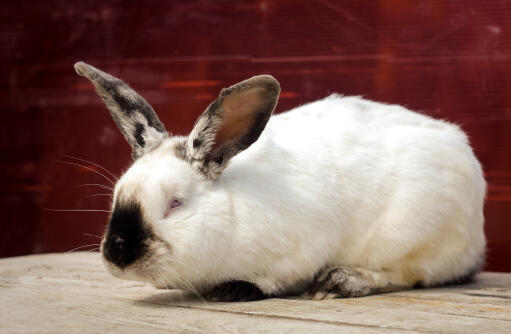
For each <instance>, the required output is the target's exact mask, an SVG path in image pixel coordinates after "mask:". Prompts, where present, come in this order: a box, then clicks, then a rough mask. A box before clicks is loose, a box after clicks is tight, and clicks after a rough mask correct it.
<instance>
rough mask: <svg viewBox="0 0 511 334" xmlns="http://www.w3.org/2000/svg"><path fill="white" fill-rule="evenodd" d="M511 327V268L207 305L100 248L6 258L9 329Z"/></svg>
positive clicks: (2, 323)
mask: <svg viewBox="0 0 511 334" xmlns="http://www.w3.org/2000/svg"><path fill="white" fill-rule="evenodd" d="M343 331H344V332H346V333H373V332H388V333H394V332H396V333H398V332H399V333H400V332H419V333H463V334H468V333H511V274H501V273H482V274H479V275H478V276H477V278H476V281H475V282H474V283H472V284H469V285H465V286H457V287H449V288H437V289H421V290H412V291H405V292H398V293H389V294H385V295H378V296H370V297H364V298H356V299H336V300H327V301H307V300H299V299H269V300H263V301H258V302H248V303H207V302H204V301H202V300H200V299H198V298H196V297H194V296H193V295H191V294H187V293H181V292H180V291H176V290H157V289H155V288H152V287H150V286H146V285H144V284H140V283H136V282H128V281H122V280H118V279H116V278H113V277H111V276H110V275H109V274H108V273H107V272H105V270H104V269H103V266H102V264H101V261H100V258H99V255H98V253H86V252H79V253H66V254H48V255H36V256H26V257H18V258H7V259H1V260H0V333H2V334H3V333H139V334H142V333H168V332H181V333H191V332H192V333H193V332H198V333H215V332H222V333H224V332H228V333H254V332H272V333H273V332H277V333H281V332H288V333H331V332H336V333H339V332H343Z"/></svg>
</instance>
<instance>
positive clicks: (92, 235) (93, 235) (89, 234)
mask: <svg viewBox="0 0 511 334" xmlns="http://www.w3.org/2000/svg"><path fill="white" fill-rule="evenodd" d="M83 235H88V236H91V237H96V238H98V239H100V240H101V239H103V238H102V237H100V236H99V235H95V234H91V233H83Z"/></svg>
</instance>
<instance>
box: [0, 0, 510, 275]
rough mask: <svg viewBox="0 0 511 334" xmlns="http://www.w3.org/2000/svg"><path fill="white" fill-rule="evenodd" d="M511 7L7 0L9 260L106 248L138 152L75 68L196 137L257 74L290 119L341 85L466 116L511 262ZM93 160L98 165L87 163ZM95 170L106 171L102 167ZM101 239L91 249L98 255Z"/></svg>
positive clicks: (493, 252)
mask: <svg viewBox="0 0 511 334" xmlns="http://www.w3.org/2000/svg"><path fill="white" fill-rule="evenodd" d="M510 18H511V2H510V1H487V0H470V1H469V0H464V1H463V0H460V1H425V0H420V1H405V0H401V1H391V0H380V1H360V0H352V1H290V0H289V1H173V2H170V1H143V2H142V1H140V2H130V1H70V0H67V1H4V2H3V3H2V6H1V7H0V27H1V29H0V45H1V62H0V74H1V75H0V85H1V86H0V106H1V113H2V121H1V122H0V123H1V124H0V127H1V128H0V130H1V144H0V145H1V146H0V147H1V153H2V161H3V162H2V164H0V168H1V176H2V179H1V185H0V187H1V188H0V205H1V209H2V213H3V217H2V222H1V235H0V256H13V255H20V254H30V253H40V252H56V251H59V252H60V251H68V250H71V249H73V248H75V247H79V246H82V245H87V244H94V243H97V241H98V239H97V238H96V237H94V236H90V235H88V234H95V235H100V234H101V233H102V231H103V229H104V228H105V223H106V220H107V214H106V213H101V212H99V213H98V212H88V213H86V212H53V211H47V210H45V209H43V208H54V209H108V208H109V198H108V197H107V196H88V195H92V194H97V193H101V194H104V193H108V191H105V190H103V189H100V188H97V187H93V186H83V187H76V186H77V185H80V184H84V183H103V184H107V181H105V180H104V179H102V178H101V177H100V176H98V175H96V174H94V173H93V172H91V171H89V170H88V169H86V168H80V167H76V166H72V165H66V164H62V163H58V162H57V161H59V160H65V161H71V160H70V159H69V158H66V157H65V156H64V155H72V156H76V157H79V158H83V159H87V160H91V161H95V162H98V163H100V164H101V165H103V166H105V167H106V168H108V169H109V170H111V171H112V172H113V173H115V174H116V175H120V174H121V173H122V170H125V169H126V168H127V167H128V166H129V165H130V163H131V158H130V150H129V147H128V145H127V144H126V143H125V142H124V139H123V138H122V136H121V135H120V133H118V131H117V129H116V127H115V125H114V123H113V121H112V120H111V119H110V116H109V115H108V113H107V111H106V109H105V107H104V106H103V104H102V102H101V100H100V99H99V97H97V96H96V94H95V93H94V91H93V89H92V86H91V85H90V84H88V82H87V81H86V80H85V79H83V78H80V77H78V76H77V75H75V73H74V70H73V67H72V65H73V63H74V62H75V61H78V60H84V61H87V62H89V63H91V64H93V65H95V66H98V67H99V68H101V69H104V70H105V71H107V72H111V73H112V74H114V75H116V76H119V77H121V78H123V79H125V80H126V81H128V82H129V83H130V84H131V86H132V87H134V88H135V89H137V90H138V91H139V92H140V93H141V94H142V95H144V96H145V97H146V98H147V100H148V101H149V102H150V103H152V104H153V106H154V107H155V109H156V110H157V111H158V112H159V114H160V118H161V119H162V120H163V121H164V122H165V124H166V125H167V128H168V129H169V130H171V131H172V132H173V133H176V134H186V133H187V132H188V131H189V130H190V129H191V127H192V125H193V122H194V120H195V118H196V117H197V116H198V115H199V114H200V113H201V112H202V110H203V109H204V108H205V107H206V106H207V104H208V103H209V101H211V100H212V99H213V98H214V97H215V95H216V94H217V93H218V91H219V90H220V89H221V88H222V87H224V86H226V85H229V84H232V83H234V82H237V81H239V80H242V79H244V78H246V77H249V76H251V75H254V74H259V73H271V74H273V75H274V76H275V77H277V78H278V79H279V81H280V82H281V84H282V95H281V100H280V102H279V105H278V106H277V112H281V111H284V110H286V109H289V108H291V107H293V106H296V105H299V104H301V103H304V102H307V101H311V100H314V99H317V98H320V97H323V96H325V95H327V94H329V93H331V92H339V93H342V94H346V95H353V94H356V95H364V96H366V97H367V98H370V99H374V100H379V101H384V102H389V103H398V104H402V105H405V106H407V107H409V108H411V109H414V110H419V111H422V112H424V113H427V114H429V115H433V116H435V117H439V118H445V119H448V120H450V121H453V122H456V123H458V124H460V125H461V126H462V127H463V128H464V129H465V130H466V131H467V132H468V134H469V136H470V138H471V140H472V143H473V146H474V149H475V152H476V155H477V156H478V157H479V159H480V160H481V161H482V163H483V166H484V169H485V173H486V178H487V180H488V183H489V188H488V198H487V204H486V210H485V214H486V219H487V220H486V233H487V236H488V240H489V245H488V248H489V253H488V265H487V269H489V270H501V271H511V261H509V258H511V227H510V225H509V223H510V222H509V218H510V216H511V131H510V130H511V19H510ZM87 166H89V167H94V166H93V165H90V164H87ZM94 168H95V167H94ZM91 248H94V246H90V247H89V248H86V249H91Z"/></svg>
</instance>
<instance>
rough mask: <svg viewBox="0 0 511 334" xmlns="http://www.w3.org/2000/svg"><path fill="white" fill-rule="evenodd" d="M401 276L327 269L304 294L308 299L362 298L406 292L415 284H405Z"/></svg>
mask: <svg viewBox="0 0 511 334" xmlns="http://www.w3.org/2000/svg"><path fill="white" fill-rule="evenodd" d="M400 276H401V275H396V274H393V273H390V272H386V271H373V270H367V269H362V268H352V267H349V266H336V267H329V268H325V269H323V270H322V271H320V272H319V273H318V274H317V275H316V277H315V278H314V280H313V282H312V284H311V285H310V286H309V288H308V290H307V291H306V292H305V293H304V294H303V297H305V298H307V299H331V298H348V297H362V296H367V295H371V294H376V293H383V292H391V291H399V290H406V289H409V288H411V287H412V286H413V283H405V282H404V281H403V280H402V279H401V278H400Z"/></svg>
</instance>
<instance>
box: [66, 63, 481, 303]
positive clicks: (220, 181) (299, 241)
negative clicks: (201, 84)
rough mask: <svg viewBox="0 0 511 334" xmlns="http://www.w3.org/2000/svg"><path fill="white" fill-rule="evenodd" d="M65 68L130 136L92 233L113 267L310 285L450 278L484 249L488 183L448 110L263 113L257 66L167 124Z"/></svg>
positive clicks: (132, 274) (273, 86)
mask: <svg viewBox="0 0 511 334" xmlns="http://www.w3.org/2000/svg"><path fill="white" fill-rule="evenodd" d="M74 67H75V70H76V72H77V73H78V74H79V75H81V76H83V77H85V78H87V79H89V80H90V81H91V82H92V84H93V85H94V86H95V88H96V90H97V92H98V94H99V95H100V96H101V97H102V99H103V100H104V102H105V104H106V106H107V109H108V110H109V112H110V114H111V116H112V117H113V119H114V121H115V123H116V124H117V126H118V127H119V129H120V130H121V132H122V134H123V135H124V137H125V138H126V140H127V141H128V143H129V144H130V145H131V147H132V152H133V153H132V155H133V159H134V162H133V164H132V165H131V167H130V168H129V169H128V170H127V171H126V172H125V173H124V175H122V176H121V177H120V179H119V180H118V181H117V183H116V185H115V189H114V193H113V204H112V213H111V216H110V218H109V223H108V227H107V229H106V232H105V235H104V237H103V240H102V242H101V254H102V255H101V257H102V259H103V262H104V264H105V266H106V268H107V269H108V271H109V272H110V273H111V274H113V275H114V276H116V277H119V278H123V279H129V280H138V281H143V282H148V283H151V284H152V285H154V286H155V287H158V288H169V289H182V290H188V291H194V292H196V293H199V294H200V295H201V296H203V297H204V298H205V299H207V300H210V301H223V302H227V301H251V300H259V299H264V298H269V297H279V296H288V295H296V296H301V298H304V299H314V300H316V299H329V298H346V297H361V296H366V295H371V294H377V293H384V292H392V291H400V290H406V289H411V288H413V287H415V286H423V287H431V286H438V285H444V284H452V283H462V282H466V281H469V280H470V279H471V278H472V277H473V276H474V275H475V273H477V272H478V271H480V269H481V267H482V265H483V263H484V255H485V244H486V241H485V236H484V232H483V224H484V217H483V204H484V198H485V193H486V183H485V180H484V177H483V173H482V168H481V165H480V163H479V162H478V160H477V159H476V157H475V156H474V153H473V151H472V149H471V146H470V144H469V141H468V139H467V136H466V135H465V134H464V132H463V131H462V130H461V129H460V128H459V127H458V126H457V125H454V124H451V123H448V122H446V121H442V120H436V119H433V118H431V117H429V116H426V115H423V114H419V113H416V112H413V111H410V110H408V109H406V108H404V107H402V106H398V105H389V104H383V103H378V102H373V101H369V100H366V99H363V98H361V97H343V96H341V95H337V94H333V95H330V96H328V97H326V98H323V99H321V100H318V101H315V102H311V103H308V104H304V105H301V106H299V107H297V108H295V109H292V110H290V111H287V112H283V113H280V114H277V115H274V116H272V113H273V111H274V109H275V106H276V104H277V100H278V97H279V94H280V84H279V83H278V81H277V80H276V79H275V78H274V77H272V76H270V75H258V76H254V77H251V78H249V79H247V80H244V81H241V82H239V83H237V84H235V85H233V86H230V87H228V88H224V89H222V90H221V91H220V94H219V96H218V97H217V98H216V99H215V100H214V101H213V102H212V103H211V104H209V106H208V107H207V108H206V110H205V111H204V113H203V114H202V115H201V116H200V117H199V118H198V119H197V121H196V123H195V125H194V127H193V130H192V131H191V133H190V134H189V135H188V136H187V137H184V136H176V135H172V134H171V133H169V132H167V130H166V129H165V127H164V125H163V124H162V122H161V121H160V120H159V119H158V116H157V115H156V113H155V111H154V110H153V109H152V107H151V106H150V105H149V104H148V102H146V100H144V98H142V97H141V96H140V95H139V94H137V93H136V92H135V91H134V90H133V89H132V88H130V87H129V86H128V85H127V84H126V83H124V82H123V81H121V80H119V79H117V78H115V77H113V76H111V75H109V74H107V73H104V72H102V71H101V70H99V69H97V68H95V67H93V66H91V65H88V64H86V63H84V62H78V63H76V64H75V65H74Z"/></svg>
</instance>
